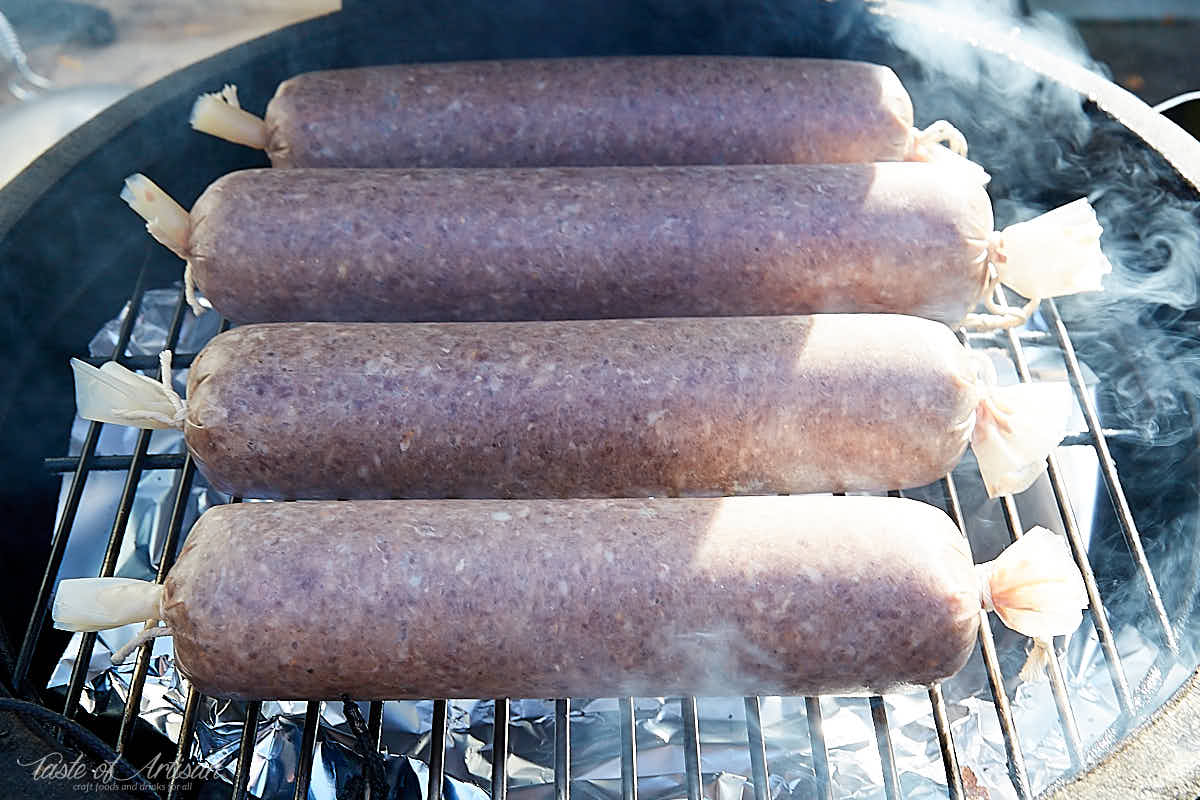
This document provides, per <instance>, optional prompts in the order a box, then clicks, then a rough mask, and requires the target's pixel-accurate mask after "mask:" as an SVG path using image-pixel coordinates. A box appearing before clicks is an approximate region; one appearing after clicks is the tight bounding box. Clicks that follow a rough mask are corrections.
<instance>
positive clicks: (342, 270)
mask: <svg viewBox="0 0 1200 800" xmlns="http://www.w3.org/2000/svg"><path fill="white" fill-rule="evenodd" d="M337 272H338V277H339V278H345V277H346V272H347V270H346V265H345V264H338V270H337Z"/></svg>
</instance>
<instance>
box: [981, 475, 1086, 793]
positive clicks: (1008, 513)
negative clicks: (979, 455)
mask: <svg viewBox="0 0 1200 800" xmlns="http://www.w3.org/2000/svg"><path fill="white" fill-rule="evenodd" d="M1000 508H1001V509H1002V510H1003V511H1004V521H1005V524H1007V525H1008V534H1009V537H1010V538H1011V539H1012V540H1013V541H1014V542H1015V541H1017V540H1018V539H1020V538H1021V536H1022V535H1023V534H1022V530H1023V529H1024V528H1023V526H1022V525H1021V517H1020V514H1019V513H1018V512H1017V501H1016V500H1015V499H1014V498H1013V496H1012V495H1010V494H1006V495H1004V496H1003V497H1001V498H1000ZM1050 647H1051V652H1050V660H1049V663H1048V665H1047V666H1048V668H1047V670H1046V672H1047V674H1048V675H1049V677H1050V693H1051V694H1052V695H1053V697H1054V705H1055V707H1056V708H1057V709H1058V721H1059V724H1060V725H1061V727H1062V732H1063V739H1064V740H1065V741H1066V743H1067V755H1069V756H1070V757H1071V765H1072V766H1073V767H1074V768H1075V769H1079V768H1080V767H1082V766H1083V745H1082V744H1081V742H1080V739H1079V725H1078V723H1077V722H1076V721H1075V712H1074V711H1073V710H1072V709H1071V700H1070V698H1068V697H1067V682H1066V680H1065V679H1064V678H1063V674H1062V664H1061V663H1059V660H1058V653H1057V651H1056V650H1055V649H1054V643H1053V642H1051V643H1050Z"/></svg>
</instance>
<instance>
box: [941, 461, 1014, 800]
mask: <svg viewBox="0 0 1200 800" xmlns="http://www.w3.org/2000/svg"><path fill="white" fill-rule="evenodd" d="M942 490H943V492H944V494H945V500H946V509H947V511H949V512H950V516H951V518H952V519H953V520H954V522H955V524H956V525H958V529H959V530H960V531H962V532H963V536H966V535H967V522H966V519H965V518H964V517H963V511H962V505H961V504H960V503H959V501H958V488H957V487H956V486H955V485H954V477H953V476H952V475H947V476H946V477H945V478H943V479H942ZM979 649H980V652H981V653H982V655H983V666H984V670H985V671H986V672H987V678H988V686H989V688H990V689H991V691H992V704H993V705H994V706H995V707H996V717H997V719H998V720H999V723H1000V734H1001V736H1003V738H1004V750H1005V753H1006V754H1007V756H1008V777H1009V780H1011V781H1012V784H1013V789H1015V790H1016V792H1017V797H1019V798H1021V800H1031V799H1032V797H1033V791H1032V789H1030V786H1029V772H1028V770H1027V769H1026V768H1025V756H1024V754H1023V753H1022V752H1021V744H1020V742H1019V741H1018V740H1017V726H1016V723H1015V722H1014V721H1013V716H1012V706H1011V705H1009V702H1008V695H1007V694H1005V692H1004V675H1003V673H1001V672H1000V661H999V659H997V658H996V642H995V640H994V639H993V638H992V625H991V621H990V620H989V619H988V615H987V612H986V611H980V612H979Z"/></svg>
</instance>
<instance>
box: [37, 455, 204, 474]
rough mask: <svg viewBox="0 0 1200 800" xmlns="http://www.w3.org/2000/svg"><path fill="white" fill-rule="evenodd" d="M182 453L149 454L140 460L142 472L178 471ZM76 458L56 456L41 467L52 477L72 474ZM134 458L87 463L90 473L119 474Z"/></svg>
mask: <svg viewBox="0 0 1200 800" xmlns="http://www.w3.org/2000/svg"><path fill="white" fill-rule="evenodd" d="M185 457H186V455H185V454H184V453H150V454H148V455H146V456H144V457H143V458H142V460H141V469H142V471H147V470H156V469H179V468H180V467H182V466H183V459H184V458H185ZM79 460H80V459H79V457H78V456H56V457H54V458H43V459H42V466H43V467H45V469H46V472H49V473H50V474H52V475H57V474H62V473H64V472H74V471H75V470H76V469H77V468H78V467H79ZM133 463H134V456H94V457H93V458H92V459H91V460H90V461H89V462H88V469H89V470H91V471H92V472H119V471H121V470H126V469H129V468H130V467H131V466H132V465H133Z"/></svg>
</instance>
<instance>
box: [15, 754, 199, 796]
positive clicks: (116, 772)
mask: <svg viewBox="0 0 1200 800" xmlns="http://www.w3.org/2000/svg"><path fill="white" fill-rule="evenodd" d="M17 764H18V765H19V766H22V767H29V768H31V769H32V771H33V779H34V780H35V781H73V782H74V786H73V787H72V788H73V789H74V790H75V791H77V792H82V791H88V790H96V791H103V790H106V789H107V790H113V789H121V788H123V787H134V786H139V785H140V786H143V787H144V786H145V785H146V784H149V785H150V788H152V789H154V790H155V791H166V789H167V787H168V785H169V784H170V783H171V782H172V781H173V782H174V783H175V784H176V787H177V788H180V789H187V788H190V787H189V786H187V785H185V784H186V783H187V782H190V781H193V780H200V781H203V780H209V779H210V778H214V777H216V776H217V769H216V767H213V766H211V765H209V764H205V763H198V764H185V765H183V766H182V767H180V768H179V769H176V767H175V764H173V763H164V762H163V761H162V759H161V758H160V757H159V755H158V754H157V753H156V754H155V755H154V756H153V757H152V758H151V759H150V761H149V762H147V763H146V765H145V766H143V767H142V768H141V769H135V768H134V767H133V766H132V765H130V764H129V762H127V761H121V760H119V759H113V760H112V761H101V762H100V763H98V764H93V763H90V762H88V761H85V760H84V758H83V755H82V754H81V755H77V756H76V757H75V760H74V761H67V757H66V756H65V755H64V754H62V753H60V752H58V751H53V752H50V753H47V754H46V755H44V756H42V757H41V758H37V759H34V760H33V761H29V762H24V761H20V760H18V761H17Z"/></svg>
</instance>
